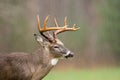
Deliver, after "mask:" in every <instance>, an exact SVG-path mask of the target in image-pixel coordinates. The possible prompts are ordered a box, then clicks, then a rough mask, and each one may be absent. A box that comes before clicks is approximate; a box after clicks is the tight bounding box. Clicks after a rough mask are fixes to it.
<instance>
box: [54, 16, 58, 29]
mask: <svg viewBox="0 0 120 80" xmlns="http://www.w3.org/2000/svg"><path fill="white" fill-rule="evenodd" d="M54 22H55V26H56V27H58V23H57V20H56V18H54Z"/></svg>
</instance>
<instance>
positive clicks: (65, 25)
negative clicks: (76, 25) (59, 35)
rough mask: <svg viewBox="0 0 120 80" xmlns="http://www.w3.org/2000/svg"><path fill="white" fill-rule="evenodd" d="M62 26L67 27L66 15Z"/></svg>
mask: <svg viewBox="0 0 120 80" xmlns="http://www.w3.org/2000/svg"><path fill="white" fill-rule="evenodd" d="M64 27H65V28H66V27H67V17H65V19H64Z"/></svg>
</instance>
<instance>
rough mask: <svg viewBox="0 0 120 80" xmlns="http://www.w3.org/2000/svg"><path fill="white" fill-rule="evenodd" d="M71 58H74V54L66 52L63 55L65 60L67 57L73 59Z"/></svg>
mask: <svg viewBox="0 0 120 80" xmlns="http://www.w3.org/2000/svg"><path fill="white" fill-rule="evenodd" d="M73 56H74V53H73V52H71V51H68V52H67V53H66V55H65V58H69V57H73Z"/></svg>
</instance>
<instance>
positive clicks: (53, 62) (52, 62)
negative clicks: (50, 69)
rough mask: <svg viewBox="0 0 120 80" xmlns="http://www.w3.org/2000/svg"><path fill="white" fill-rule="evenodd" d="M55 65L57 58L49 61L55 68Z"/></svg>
mask: <svg viewBox="0 0 120 80" xmlns="http://www.w3.org/2000/svg"><path fill="white" fill-rule="evenodd" d="M57 63H58V59H57V58H53V59H51V64H52V65H53V66H55V65H56V64H57Z"/></svg>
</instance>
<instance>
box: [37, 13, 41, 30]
mask: <svg viewBox="0 0 120 80" xmlns="http://www.w3.org/2000/svg"><path fill="white" fill-rule="evenodd" d="M37 23H38V30H39V31H40V30H41V28H40V19H39V15H37Z"/></svg>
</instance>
